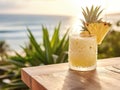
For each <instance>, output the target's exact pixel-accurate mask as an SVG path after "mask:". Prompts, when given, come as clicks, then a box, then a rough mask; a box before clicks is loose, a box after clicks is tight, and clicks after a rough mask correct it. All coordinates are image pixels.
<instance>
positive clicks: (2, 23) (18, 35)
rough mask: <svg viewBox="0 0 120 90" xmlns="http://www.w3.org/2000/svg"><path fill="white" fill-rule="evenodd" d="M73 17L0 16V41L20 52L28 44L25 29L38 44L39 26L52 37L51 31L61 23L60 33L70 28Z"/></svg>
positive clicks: (40, 34) (39, 38)
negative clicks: (44, 27) (28, 30)
mask: <svg viewBox="0 0 120 90" xmlns="http://www.w3.org/2000/svg"><path fill="white" fill-rule="evenodd" d="M72 20H73V17H70V16H51V15H0V40H5V41H6V43H7V44H8V45H9V46H10V48H11V49H13V50H20V49H21V47H20V46H21V45H22V46H24V45H25V44H26V43H28V37H27V27H28V28H29V29H30V30H31V31H32V33H33V35H34V36H35V38H36V39H37V41H38V42H41V41H42V39H41V38H42V32H41V25H45V26H46V27H47V28H48V30H50V31H49V33H50V35H52V33H53V29H54V27H55V26H56V25H58V23H59V22H61V33H63V32H64V31H65V30H66V29H67V28H69V27H71V25H72Z"/></svg>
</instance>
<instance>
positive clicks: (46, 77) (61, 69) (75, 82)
mask: <svg viewBox="0 0 120 90" xmlns="http://www.w3.org/2000/svg"><path fill="white" fill-rule="evenodd" d="M97 65H98V66H97V69H96V70H94V71H89V72H78V71H73V70H69V68H68V64H67V63H64V64H54V65H47V66H37V67H29V68H23V69H22V71H21V75H22V80H23V81H24V82H25V84H27V85H28V87H29V88H31V89H32V90H46V89H47V90H120V84H119V83H120V74H119V73H115V72H112V71H110V70H107V69H106V67H109V66H112V65H120V58H110V59H103V60H98V64H97Z"/></svg>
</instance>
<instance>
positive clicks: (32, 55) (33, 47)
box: [0, 24, 69, 90]
mask: <svg viewBox="0 0 120 90" xmlns="http://www.w3.org/2000/svg"><path fill="white" fill-rule="evenodd" d="M27 30H28V37H29V41H30V44H29V45H27V46H26V47H22V46H21V47H22V49H23V51H24V55H21V54H19V53H17V52H15V53H16V56H13V57H10V58H9V60H7V62H9V63H10V64H9V67H8V65H5V66H4V67H0V68H1V69H2V70H3V71H4V72H3V74H2V75H1V76H0V80H1V83H2V84H3V89H5V90H26V89H28V87H27V86H26V85H25V84H24V83H23V82H22V81H21V80H20V78H21V75H20V69H21V68H23V67H28V66H38V65H48V64H56V63H63V62H67V58H68V54H67V51H68V36H67V35H68V31H69V30H67V31H66V33H65V34H64V35H63V37H62V38H60V35H59V31H60V24H59V25H58V26H57V27H55V28H54V33H53V35H52V37H51V38H50V36H49V32H48V29H47V28H46V27H45V26H42V32H43V37H42V39H43V42H42V43H40V44H39V43H38V42H37V41H36V39H35V37H34V36H33V34H32V33H31V31H30V30H29V29H27ZM4 79H8V80H9V81H10V83H6V82H4V83H3V82H2V80H4Z"/></svg>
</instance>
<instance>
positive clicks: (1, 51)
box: [0, 41, 9, 61]
mask: <svg viewBox="0 0 120 90" xmlns="http://www.w3.org/2000/svg"><path fill="white" fill-rule="evenodd" d="M8 50H9V46H8V44H7V43H6V42H5V41H0V61H2V60H4V59H6V57H7V51H8Z"/></svg>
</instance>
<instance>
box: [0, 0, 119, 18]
mask: <svg viewBox="0 0 120 90" xmlns="http://www.w3.org/2000/svg"><path fill="white" fill-rule="evenodd" d="M91 5H101V6H102V8H104V9H105V13H107V14H109V13H120V0H0V14H3V13H8V14H50V15H70V16H74V15H78V14H79V13H80V12H81V7H85V6H91Z"/></svg>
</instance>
